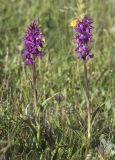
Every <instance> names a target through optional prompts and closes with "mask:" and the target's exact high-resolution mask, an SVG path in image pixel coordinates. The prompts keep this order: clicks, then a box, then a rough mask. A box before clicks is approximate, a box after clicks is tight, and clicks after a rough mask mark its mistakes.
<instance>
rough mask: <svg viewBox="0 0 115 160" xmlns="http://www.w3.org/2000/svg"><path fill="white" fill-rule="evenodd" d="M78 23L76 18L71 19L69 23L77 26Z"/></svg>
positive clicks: (71, 25)
mask: <svg viewBox="0 0 115 160" xmlns="http://www.w3.org/2000/svg"><path fill="white" fill-rule="evenodd" d="M76 25H77V20H75V19H74V20H71V21H70V23H69V26H70V27H75V26H76Z"/></svg>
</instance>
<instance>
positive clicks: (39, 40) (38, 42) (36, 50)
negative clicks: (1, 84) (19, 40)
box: [21, 21, 44, 65]
mask: <svg viewBox="0 0 115 160" xmlns="http://www.w3.org/2000/svg"><path fill="white" fill-rule="evenodd" d="M24 43H25V51H22V52H21V55H22V57H23V58H25V65H29V64H34V63H35V59H36V57H40V58H42V57H43V56H44V53H43V51H42V49H43V43H44V40H43V34H42V32H41V28H40V27H39V25H38V24H37V22H36V21H34V22H33V23H32V24H31V25H30V26H29V27H28V29H27V32H26V35H25V39H24Z"/></svg>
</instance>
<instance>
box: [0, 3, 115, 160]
mask: <svg viewBox="0 0 115 160" xmlns="http://www.w3.org/2000/svg"><path fill="white" fill-rule="evenodd" d="M79 1H80V0H79ZM114 5H115V2H114V0H106V1H105V0H86V1H85V9H86V11H87V14H88V15H90V16H91V17H92V18H93V20H94V44H93V49H92V52H93V53H94V55H95V57H94V59H93V60H89V62H88V79H89V87H90V97H91V101H92V105H93V113H92V136H91V143H90V147H89V146H88V144H87V143H88V142H87V112H86V97H85V92H84V88H83V78H84V74H83V63H82V61H78V60H77V57H76V55H75V54H74V44H73V30H72V28H70V27H69V22H70V20H71V19H74V18H75V17H76V15H78V14H79V12H80V8H79V7H80V6H79V5H78V0H27V1H26V0H20V1H16V0H0V158H1V157H2V156H4V155H5V157H6V160H88V154H89V159H90V160H106V159H108V160H114V158H115V130H114V127H115V109H114V106H115V18H114V15H115V10H114ZM34 19H36V20H38V21H39V23H40V24H41V26H42V30H43V33H44V35H45V39H46V47H45V57H44V58H43V60H38V63H37V92H38V106H37V107H38V108H40V116H39V117H36V116H35V114H34V113H33V112H32V107H33V96H32V93H31V85H30V79H31V67H23V66H22V62H23V60H22V58H21V57H20V55H19V51H20V50H21V49H23V38H24V34H25V31H26V28H27V26H28V25H29V24H30V23H31V21H32V20H34ZM27 108H29V110H30V111H29V112H28V114H26V110H27ZM1 159H2V158H1Z"/></svg>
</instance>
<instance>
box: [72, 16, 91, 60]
mask: <svg viewBox="0 0 115 160" xmlns="http://www.w3.org/2000/svg"><path fill="white" fill-rule="evenodd" d="M92 23H93V22H92V19H91V18H89V17H87V16H85V17H84V18H83V19H82V21H80V20H78V22H77V25H76V26H75V27H74V29H75V43H76V44H77V47H76V49H75V51H76V52H77V54H78V58H80V59H83V60H87V59H89V58H93V56H94V55H93V54H91V53H90V51H91V48H90V47H89V43H90V42H92V29H93V26H92Z"/></svg>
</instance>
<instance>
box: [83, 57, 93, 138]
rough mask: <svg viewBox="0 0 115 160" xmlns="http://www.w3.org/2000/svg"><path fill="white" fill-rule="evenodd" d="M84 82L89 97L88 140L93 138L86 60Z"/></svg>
mask: <svg viewBox="0 0 115 160" xmlns="http://www.w3.org/2000/svg"><path fill="white" fill-rule="evenodd" d="M84 84H85V92H86V97H87V134H88V140H89V141H90V138H91V113H90V112H91V108H90V107H91V102H90V98H89V88H88V78H87V65H86V60H84Z"/></svg>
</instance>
